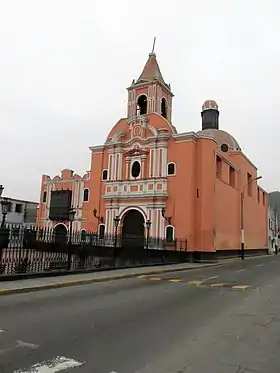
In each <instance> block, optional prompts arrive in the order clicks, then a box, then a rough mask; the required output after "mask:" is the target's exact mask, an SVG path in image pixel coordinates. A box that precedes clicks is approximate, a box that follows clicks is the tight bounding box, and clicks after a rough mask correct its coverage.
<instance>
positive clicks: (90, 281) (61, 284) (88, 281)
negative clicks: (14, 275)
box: [0, 263, 222, 296]
mask: <svg viewBox="0 0 280 373" xmlns="http://www.w3.org/2000/svg"><path fill="white" fill-rule="evenodd" d="M221 265H222V264H221V263H213V264H207V265H201V266H197V267H191V268H174V269H172V268H171V269H160V270H154V271H149V272H139V273H128V274H123V275H121V274H120V275H114V276H104V277H99V278H90V279H86V280H73V281H65V282H57V283H53V284H46V285H37V286H36V285H35V286H26V287H22V288H14V289H0V296H1V295H9V294H21V293H29V292H34V291H40V290H49V289H58V288H65V287H70V286H77V285H87V284H93V283H95V282H107V281H113V280H123V279H128V278H134V277H138V276H144V275H145V276H149V275H156V274H161V273H167V272H179V271H189V270H194V269H201V268H208V267H218V266H221Z"/></svg>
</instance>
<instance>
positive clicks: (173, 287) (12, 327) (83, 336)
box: [0, 256, 280, 373]
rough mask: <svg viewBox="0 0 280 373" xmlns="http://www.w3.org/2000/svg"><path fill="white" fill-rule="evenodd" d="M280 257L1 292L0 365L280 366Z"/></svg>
mask: <svg viewBox="0 0 280 373" xmlns="http://www.w3.org/2000/svg"><path fill="white" fill-rule="evenodd" d="M279 294H280V256H269V257H262V258H256V259H250V260H245V261H244V262H241V261H238V262H230V263H226V264H224V265H222V266H219V267H213V268H204V269H196V270H188V271H182V272H176V273H171V272H170V273H164V274H162V275H153V276H140V277H138V278H134V279H123V280H115V281H110V282H104V283H96V284H90V285H82V286H75V287H71V288H61V289H55V290H45V291H38V292H34V293H27V294H17V295H7V296H2V297H0V372H1V373H35V372H38V373H52V372H60V371H61V372H70V373H78V372H81V373H82V372H88V373H167V372H168V373H185V372H186V373H256V372H261V373H279V372H280V299H279Z"/></svg>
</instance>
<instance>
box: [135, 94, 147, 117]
mask: <svg viewBox="0 0 280 373" xmlns="http://www.w3.org/2000/svg"><path fill="white" fill-rule="evenodd" d="M147 104H148V102H147V97H146V95H141V96H139V97H138V100H137V106H138V109H139V114H140V115H142V114H147V106H148V105H147Z"/></svg>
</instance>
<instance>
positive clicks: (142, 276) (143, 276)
mask: <svg viewBox="0 0 280 373" xmlns="http://www.w3.org/2000/svg"><path fill="white" fill-rule="evenodd" d="M146 277H147V276H145V275H141V276H138V277H137V278H146Z"/></svg>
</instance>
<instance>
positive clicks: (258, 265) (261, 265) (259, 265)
mask: <svg viewBox="0 0 280 373" xmlns="http://www.w3.org/2000/svg"><path fill="white" fill-rule="evenodd" d="M263 266H264V264H256V267H263Z"/></svg>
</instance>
